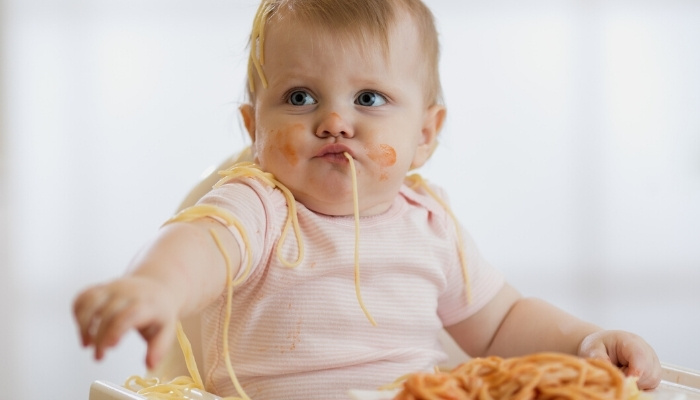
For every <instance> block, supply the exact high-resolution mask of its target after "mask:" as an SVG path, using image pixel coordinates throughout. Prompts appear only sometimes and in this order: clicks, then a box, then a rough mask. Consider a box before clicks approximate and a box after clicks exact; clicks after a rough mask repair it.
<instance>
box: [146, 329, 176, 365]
mask: <svg viewBox="0 0 700 400" xmlns="http://www.w3.org/2000/svg"><path fill="white" fill-rule="evenodd" d="M140 332H141V335H142V336H143V338H144V339H145V340H146V342H147V343H148V349H147V351H146V366H147V367H148V369H153V368H155V367H156V366H157V365H158V364H159V363H160V360H162V359H163V357H164V356H165V353H166V352H167V351H168V350H169V349H170V347H171V346H172V343H173V340H174V338H175V324H174V323H173V322H168V323H167V324H165V325H164V326H161V327H155V326H152V327H149V328H147V329H142V330H141V331H140Z"/></svg>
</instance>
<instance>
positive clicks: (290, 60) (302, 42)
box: [243, 18, 444, 215]
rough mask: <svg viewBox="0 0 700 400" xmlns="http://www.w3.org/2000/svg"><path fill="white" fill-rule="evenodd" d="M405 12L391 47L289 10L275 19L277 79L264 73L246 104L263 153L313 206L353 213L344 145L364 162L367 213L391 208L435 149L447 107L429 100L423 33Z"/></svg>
mask: <svg viewBox="0 0 700 400" xmlns="http://www.w3.org/2000/svg"><path fill="white" fill-rule="evenodd" d="M399 20H400V21H399V22H398V23H397V26H395V27H394V28H393V29H392V30H391V33H390V37H389V52H388V54H386V52H385V50H384V48H383V47H382V46H381V44H379V43H377V44H370V45H366V46H364V47H361V46H359V45H358V44H357V43H353V40H352V39H348V38H347V37H340V36H336V35H334V34H328V33H327V32H319V31H318V30H313V29H309V27H308V26H298V25H295V24H294V21H291V20H290V19H289V18H282V19H281V20H275V22H274V23H270V24H269V25H268V28H266V29H267V32H266V38H265V44H264V49H263V51H264V52H265V54H264V55H265V59H264V62H265V63H264V66H263V71H264V74H265V76H266V78H267V81H268V86H267V87H266V88H264V87H262V84H261V82H260V80H259V79H258V80H257V82H256V85H255V87H256V93H255V101H254V104H253V107H252V108H251V107H244V108H243V113H244V117H248V118H247V120H248V121H249V122H251V121H252V123H248V124H247V126H248V127H249V129H252V130H253V131H254V132H253V133H252V135H253V136H254V138H253V139H254V140H253V152H254V156H255V159H256V162H257V163H258V164H260V166H261V167H262V168H263V169H264V170H266V171H268V172H271V173H272V174H274V175H275V177H276V178H277V179H278V180H279V181H280V182H282V183H283V184H284V185H285V186H287V187H288V188H289V189H290V190H291V192H292V193H293V194H294V196H295V198H296V199H297V200H298V201H299V202H301V203H302V204H304V205H305V206H306V207H307V208H309V209H311V210H313V211H316V212H319V213H323V214H328V215H352V213H353V197H352V177H351V169H350V165H349V161H348V160H347V159H346V157H345V156H344V153H349V154H350V155H351V156H352V158H353V159H354V163H355V166H356V170H357V182H358V188H359V195H358V197H359V204H360V213H361V215H373V214H378V213H381V212H383V211H385V210H387V209H388V207H389V206H390V205H391V203H392V201H393V199H394V198H395V196H396V194H397V192H398V190H399V188H400V186H401V184H402V182H403V179H404V177H405V175H406V173H407V172H408V170H409V169H411V168H413V167H419V166H421V165H422V164H423V163H424V162H425V161H426V160H427V158H428V157H429V155H430V152H431V150H432V147H433V144H434V140H435V135H436V134H437V130H439V126H440V123H441V122H442V118H443V116H444V109H443V108H442V107H441V106H432V107H431V106H430V105H429V104H427V103H426V96H425V72H424V67H423V63H422V62H421V61H422V60H421V58H420V57H421V51H420V46H419V43H420V42H419V38H418V37H417V34H416V33H415V31H416V30H415V29H414V27H413V25H412V21H411V20H410V19H409V18H399ZM401 20H403V22H402V21H401ZM246 113H248V114H249V115H245V114H246Z"/></svg>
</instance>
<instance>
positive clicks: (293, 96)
mask: <svg viewBox="0 0 700 400" xmlns="http://www.w3.org/2000/svg"><path fill="white" fill-rule="evenodd" d="M287 102H288V103H289V104H291V105H293V106H308V105H311V104H316V99H314V98H313V97H312V96H311V95H310V94H309V92H307V91H306V90H295V91H293V92H291V93H290V94H289V96H288V97H287Z"/></svg>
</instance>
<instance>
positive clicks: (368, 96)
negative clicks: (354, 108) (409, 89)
mask: <svg viewBox="0 0 700 400" xmlns="http://www.w3.org/2000/svg"><path fill="white" fill-rule="evenodd" d="M355 104H358V105H361V106H364V107H378V106H382V105H384V104H386V98H385V97H384V96H382V95H381V94H379V93H376V92H362V93H360V94H359V95H358V96H357V98H356V99H355Z"/></svg>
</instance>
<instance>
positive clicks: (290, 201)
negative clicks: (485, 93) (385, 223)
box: [124, 153, 470, 400]
mask: <svg viewBox="0 0 700 400" xmlns="http://www.w3.org/2000/svg"><path fill="white" fill-rule="evenodd" d="M344 155H345V157H346V158H347V159H348V162H349V165H350V175H351V178H352V188H353V214H354V217H355V253H354V277H355V293H356V296H357V301H358V303H359V305H360V307H361V308H362V311H363V312H364V313H365V316H366V317H367V319H368V320H369V321H370V322H371V323H372V325H375V326H376V325H377V324H376V322H375V321H374V318H372V315H371V314H370V313H369V311H368V310H367V308H366V307H365V304H364V302H363V301H362V296H361V292H360V263H359V235H360V234H359V232H360V214H359V200H358V187H357V171H356V169H355V163H354V160H353V158H352V156H350V155H349V154H348V153H344ZM219 174H220V175H221V176H222V178H221V179H220V180H219V181H218V182H217V183H216V184H215V185H214V187H219V186H221V185H223V184H224V183H226V182H228V181H230V180H232V179H239V178H256V179H258V180H259V181H261V182H263V183H265V184H267V185H269V186H271V187H273V188H278V189H279V190H280V191H281V192H282V193H283V195H284V196H285V200H286V202H287V207H288V213H287V220H286V221H285V224H284V228H283V229H282V233H281V236H280V239H279V242H278V245H277V257H278V259H279V260H280V262H281V263H282V264H283V265H285V266H286V267H289V268H294V267H296V266H298V265H299V264H301V262H302V261H303V259H304V243H303V240H302V236H301V230H300V228H299V221H298V217H297V211H296V203H295V200H294V195H293V194H292V193H291V192H290V191H289V189H288V188H287V187H286V186H284V184H282V183H281V182H279V181H278V180H277V179H276V178H275V177H274V176H273V175H272V174H270V173H268V172H264V171H262V170H261V169H260V167H258V166H257V165H256V164H254V163H251V162H240V163H236V164H234V165H233V166H232V167H230V168H228V169H226V170H224V171H220V172H219ZM407 180H408V182H410V183H412V188H414V189H415V188H416V187H418V186H420V187H422V188H423V189H424V190H425V191H426V192H427V193H428V194H429V195H430V196H432V197H433V198H434V199H435V200H436V201H438V202H439V203H440V204H441V205H442V206H443V207H444V208H445V210H446V211H447V212H448V214H449V215H450V217H451V218H452V219H453V220H454V221H455V225H456V226H458V225H457V222H456V217H455V216H454V214H453V213H452V212H451V211H450V209H449V207H448V206H447V204H446V203H445V202H444V201H442V200H441V199H440V198H439V196H437V195H436V194H435V193H434V192H433V191H432V190H431V189H430V188H429V187H428V185H427V183H425V181H424V180H423V179H422V178H421V177H420V176H419V175H417V174H414V175H412V176H410V177H408V178H407ZM205 217H214V218H216V219H218V220H219V221H221V222H222V223H224V224H225V225H227V226H231V227H235V228H236V229H237V230H238V232H239V234H240V235H241V240H242V241H243V243H244V246H245V260H246V263H245V267H244V270H243V272H242V273H241V274H240V276H239V277H238V278H237V279H235V280H234V277H233V265H232V263H231V260H230V257H229V255H228V253H227V252H226V250H225V249H224V248H223V246H222V244H221V242H220V240H219V238H218V236H217V235H216V233H215V231H214V230H210V234H211V236H212V239H213V240H214V242H215V243H216V246H217V248H218V249H219V251H220V252H221V254H222V256H223V257H224V261H225V264H226V304H225V310H226V311H225V317H224V322H223V332H222V341H223V349H222V353H223V356H224V362H225V365H226V369H227V372H228V374H229V377H230V379H231V382H232V384H233V386H234V388H235V389H236V391H237V392H238V394H239V396H240V397H226V398H225V400H250V398H249V397H248V395H247V394H246V393H245V391H244V390H243V388H242V387H241V385H240V383H239V381H238V379H237V377H236V374H235V372H234V370H233V366H232V363H231V356H230V352H229V347H228V346H229V341H228V329H229V324H230V318H231V308H232V298H233V290H234V287H235V286H237V285H239V284H240V283H241V282H243V281H244V280H245V279H246V278H247V277H248V275H249V274H250V271H251V269H252V259H253V257H252V250H251V248H250V241H249V239H248V235H247V233H246V231H245V229H244V227H243V225H242V224H241V223H240V222H239V221H238V219H237V218H235V217H234V216H233V215H232V214H231V213H229V212H228V211H226V210H224V209H222V208H220V207H216V206H213V205H206V204H198V205H194V206H192V207H189V208H186V209H185V210H183V211H181V212H180V213H178V214H177V215H175V216H174V217H172V218H171V219H169V220H168V221H166V222H165V224H169V223H173V222H190V221H195V220H197V219H201V218H205ZM165 224H164V225H165ZM290 228H291V229H292V230H293V231H294V235H295V237H296V241H297V259H296V260H294V261H289V260H286V259H285V258H284V257H283V256H282V252H281V250H280V249H281V247H282V245H283V244H284V242H285V240H286V238H287V235H288V233H289V229H290ZM457 235H458V238H459V243H460V246H459V248H458V251H459V256H460V261H461V264H462V269H463V273H464V279H465V284H466V289H465V290H466V293H467V298H469V296H470V289H469V279H468V275H467V269H466V261H465V257H464V251H463V249H462V247H463V245H462V240H461V235H460V231H459V229H458V228H457ZM177 339H178V343H179V345H180V348H181V349H182V352H183V355H184V358H185V363H186V365H187V370H188V372H189V374H190V376H189V377H187V376H181V377H177V378H175V379H173V380H171V381H169V382H164V383H162V382H160V381H159V379H158V378H150V379H144V378H141V377H139V376H132V377H130V378H129V379H128V380H127V381H126V383H125V384H124V386H125V387H126V388H128V389H130V390H132V391H134V392H137V393H139V394H142V395H144V396H146V397H148V398H149V399H172V400H180V399H185V398H187V393H188V392H189V391H190V390H193V389H199V390H205V389H204V383H203V381H202V378H201V376H200V374H199V371H198V368H197V364H196V361H195V358H194V354H193V352H192V347H191V345H190V342H189V340H188V339H187V336H186V335H185V332H184V330H183V329H182V325H181V324H180V323H179V322H178V324H177ZM415 379H427V380H429V381H431V382H432V383H431V384H430V385H428V386H431V387H432V386H435V383H436V382H438V381H440V380H444V379H445V377H443V376H439V377H436V378H414V377H411V378H409V380H407V384H408V382H409V381H410V382H413V381H414V380H415ZM419 385H420V384H419ZM449 385H452V386H455V382H451V383H449ZM450 390H457V389H455V388H452V389H450ZM405 399H410V397H407V398H405ZM405 399H401V400H405ZM416 399H418V398H416Z"/></svg>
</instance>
